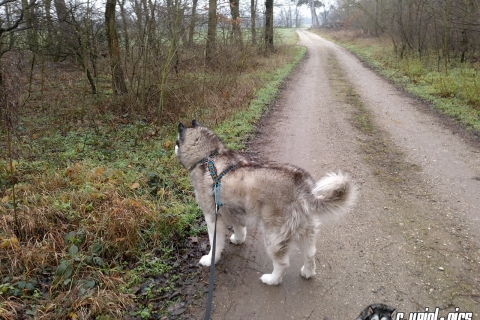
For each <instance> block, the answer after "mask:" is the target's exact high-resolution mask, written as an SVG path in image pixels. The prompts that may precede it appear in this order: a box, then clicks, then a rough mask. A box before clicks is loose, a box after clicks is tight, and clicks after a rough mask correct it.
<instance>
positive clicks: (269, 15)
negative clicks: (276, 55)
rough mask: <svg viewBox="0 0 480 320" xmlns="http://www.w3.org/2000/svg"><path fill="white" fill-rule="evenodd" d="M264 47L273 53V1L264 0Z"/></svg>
mask: <svg viewBox="0 0 480 320" xmlns="http://www.w3.org/2000/svg"><path fill="white" fill-rule="evenodd" d="M265 47H266V49H267V50H268V51H273V49H274V47H273V0H265Z"/></svg>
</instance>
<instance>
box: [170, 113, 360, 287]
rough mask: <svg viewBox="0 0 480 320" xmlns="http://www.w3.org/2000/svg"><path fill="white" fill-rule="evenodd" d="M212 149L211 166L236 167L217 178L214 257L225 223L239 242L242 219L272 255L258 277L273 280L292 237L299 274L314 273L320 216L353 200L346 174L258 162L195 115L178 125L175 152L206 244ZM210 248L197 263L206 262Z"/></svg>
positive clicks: (278, 277)
mask: <svg viewBox="0 0 480 320" xmlns="http://www.w3.org/2000/svg"><path fill="white" fill-rule="evenodd" d="M213 152H218V154H217V155H216V156H215V158H214V163H215V167H216V171H217V172H218V174H220V172H223V170H225V169H226V168H228V167H229V166H231V165H237V168H236V169H235V170H233V171H230V172H228V173H227V174H226V175H225V176H224V177H223V178H222V180H221V193H220V195H221V196H220V198H221V202H222V203H223V205H222V206H221V207H220V209H219V215H218V221H217V242H216V254H215V261H216V262H217V261H219V260H220V257H221V253H222V251H223V248H224V237H225V234H226V232H227V225H232V226H233V231H234V234H233V235H232V236H231V237H230V241H231V242H232V243H234V244H242V243H243V242H244V241H245V238H246V235H247V228H246V227H247V225H249V224H256V225H259V226H261V227H262V228H263V233H264V240H265V246H266V249H267V253H268V255H269V257H270V258H271V259H272V261H273V272H272V273H270V274H264V275H262V276H261V278H260V279H261V281H262V282H264V283H266V284H269V285H278V284H279V283H280V282H281V281H282V277H283V275H284V274H285V272H286V269H287V267H288V266H289V250H290V248H291V245H292V243H294V242H295V243H297V244H298V246H299V248H300V249H301V251H302V253H303V259H304V265H303V266H302V268H301V270H300V274H301V276H302V277H304V278H307V279H308V278H310V277H312V276H313V275H315V252H316V247H315V235H316V232H317V230H318V226H319V225H320V223H321V222H324V221H326V220H328V219H332V218H338V217H340V216H342V215H343V214H345V213H346V212H347V211H349V210H350V209H351V208H352V206H353V205H354V203H355V200H356V197H357V189H356V186H355V184H354V183H353V181H352V179H351V178H350V176H349V175H347V174H343V173H328V174H327V175H326V176H325V177H323V178H322V179H320V180H319V181H318V182H315V181H314V180H313V178H312V177H311V175H310V174H309V173H308V172H306V171H305V170H303V169H301V168H299V167H296V166H293V165H290V164H273V163H263V162H262V163H259V162H254V161H251V160H249V158H248V157H247V156H245V155H244V154H242V153H240V152H236V151H233V150H230V149H228V148H226V147H225V145H224V144H223V143H222V141H221V140H220V139H219V138H218V136H217V135H216V134H215V133H214V132H212V131H211V130H210V129H208V128H206V127H204V126H202V125H200V124H199V123H198V122H196V121H195V120H193V121H192V126H191V127H186V126H184V125H183V124H182V123H180V124H179V125H178V139H177V142H176V146H175V154H176V155H177V158H178V161H179V162H180V164H181V165H182V166H183V167H185V168H186V169H187V170H188V171H189V173H190V178H191V181H192V184H193V187H194V188H195V196H196V200H197V202H198V204H199V206H200V208H201V209H202V211H203V213H204V215H205V220H206V223H207V229H208V235H209V239H210V245H212V242H213V232H214V223H215V203H214V199H213V181H212V177H211V176H210V173H209V171H208V169H207V168H206V165H205V164H202V163H201V161H202V159H204V158H206V157H208V156H209V155H210V154H212V153H213ZM211 254H212V249H210V252H209V253H208V254H207V255H205V256H203V257H202V258H201V259H200V264H201V265H203V266H210V264H211Z"/></svg>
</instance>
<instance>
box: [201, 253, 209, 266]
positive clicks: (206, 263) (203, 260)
mask: <svg viewBox="0 0 480 320" xmlns="http://www.w3.org/2000/svg"><path fill="white" fill-rule="evenodd" d="M199 263H200V264H201V265H202V266H204V267H210V265H211V264H212V256H211V255H209V254H207V255H206V256H203V257H202V258H201V259H200V262H199Z"/></svg>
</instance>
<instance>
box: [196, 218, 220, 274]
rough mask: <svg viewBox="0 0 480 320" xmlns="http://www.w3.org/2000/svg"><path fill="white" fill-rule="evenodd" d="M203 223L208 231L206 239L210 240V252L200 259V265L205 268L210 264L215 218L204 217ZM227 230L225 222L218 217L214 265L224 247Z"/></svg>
mask: <svg viewBox="0 0 480 320" xmlns="http://www.w3.org/2000/svg"><path fill="white" fill-rule="evenodd" d="M205 221H206V223H207V229H208V239H209V240H210V252H209V253H208V254H207V255H206V256H203V257H202V258H201V259H200V264H201V265H202V266H205V267H209V266H210V265H211V264H212V249H213V234H214V232H215V216H214V215H205ZM226 231H227V228H226V226H225V222H224V221H223V219H222V218H221V217H220V216H219V217H218V219H217V239H216V243H217V245H216V248H215V263H217V262H218V260H220V257H221V256H222V251H223V247H224V245H225V234H226Z"/></svg>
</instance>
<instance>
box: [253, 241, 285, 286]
mask: <svg viewBox="0 0 480 320" xmlns="http://www.w3.org/2000/svg"><path fill="white" fill-rule="evenodd" d="M265 245H266V247H267V253H268V256H269V257H270V258H271V259H272V262H273V271H272V273H270V274H264V275H263V276H261V277H260V280H262V282H263V283H265V284H268V285H278V284H280V282H282V278H283V276H284V275H285V272H286V271H287V268H288V266H289V265H290V262H289V257H288V253H289V248H290V240H281V241H279V240H278V239H274V240H273V239H269V236H268V235H267V236H266V237H265Z"/></svg>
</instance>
